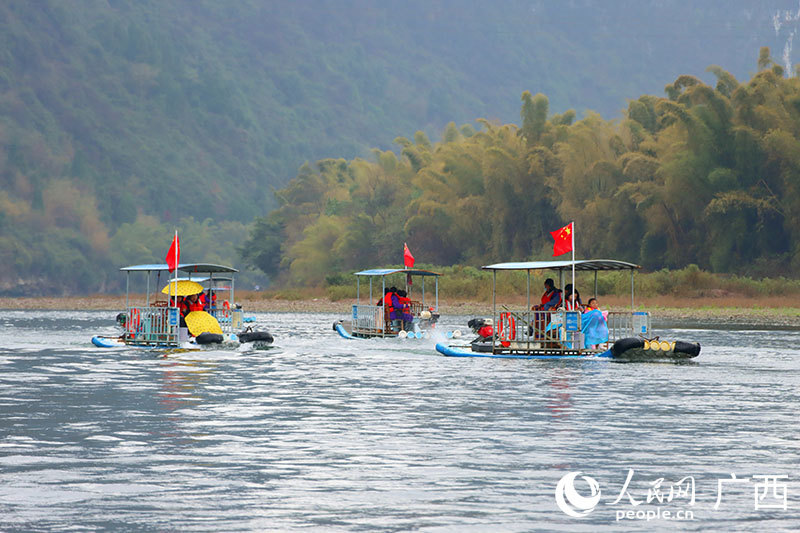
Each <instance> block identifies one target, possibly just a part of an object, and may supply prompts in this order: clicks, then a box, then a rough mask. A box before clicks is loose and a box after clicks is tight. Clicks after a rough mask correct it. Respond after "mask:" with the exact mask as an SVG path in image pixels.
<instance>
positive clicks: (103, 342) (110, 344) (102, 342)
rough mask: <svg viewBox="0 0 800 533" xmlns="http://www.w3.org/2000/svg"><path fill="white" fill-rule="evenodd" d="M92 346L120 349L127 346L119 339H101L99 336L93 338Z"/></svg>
mask: <svg viewBox="0 0 800 533" xmlns="http://www.w3.org/2000/svg"><path fill="white" fill-rule="evenodd" d="M92 344H94V345H95V346H97V347H98V348H118V347H120V346H125V343H124V342H122V341H121V340H119V339H116V338H114V337H101V336H99V335H95V336H94V337H92Z"/></svg>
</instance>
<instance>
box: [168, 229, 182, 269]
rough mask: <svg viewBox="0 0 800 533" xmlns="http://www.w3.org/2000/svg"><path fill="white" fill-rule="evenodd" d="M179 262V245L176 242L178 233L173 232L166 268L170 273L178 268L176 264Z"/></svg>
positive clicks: (178, 242) (177, 241)
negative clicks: (173, 236)
mask: <svg viewBox="0 0 800 533" xmlns="http://www.w3.org/2000/svg"><path fill="white" fill-rule="evenodd" d="M180 260H181V243H180V241H179V240H178V232H177V231H176V232H175V238H174V239H172V246H170V247H169V252H167V268H168V269H169V271H170V272H172V271H173V270H175V269H176V268H178V263H179V262H180Z"/></svg>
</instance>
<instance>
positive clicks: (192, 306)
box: [189, 299, 203, 313]
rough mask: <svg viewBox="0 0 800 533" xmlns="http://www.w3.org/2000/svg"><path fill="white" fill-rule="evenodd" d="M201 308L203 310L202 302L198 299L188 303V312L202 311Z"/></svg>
mask: <svg viewBox="0 0 800 533" xmlns="http://www.w3.org/2000/svg"><path fill="white" fill-rule="evenodd" d="M202 310H203V304H202V303H200V300H199V299H198V300H197V301H196V302H194V303H192V304H189V312H190V313H191V312H192V311H202Z"/></svg>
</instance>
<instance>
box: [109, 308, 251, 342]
mask: <svg viewBox="0 0 800 533" xmlns="http://www.w3.org/2000/svg"><path fill="white" fill-rule="evenodd" d="M170 312H172V314H173V317H172V320H170ZM208 312H209V314H211V315H212V316H213V317H214V318H216V319H217V322H219V326H220V328H221V329H222V333H224V334H228V335H229V334H231V333H237V332H239V331H240V330H241V329H242V323H243V322H244V313H243V311H242V310H241V309H222V308H217V309H211V310H209V311H208ZM126 315H127V316H126V321H125V338H126V340H127V341H128V342H130V343H133V344H144V345H154V346H156V345H168V346H177V345H178V344H179V330H178V327H179V326H180V313H179V311H178V310H177V309H176V308H174V307H172V308H170V307H164V306H155V307H129V308H128V310H127V313H126Z"/></svg>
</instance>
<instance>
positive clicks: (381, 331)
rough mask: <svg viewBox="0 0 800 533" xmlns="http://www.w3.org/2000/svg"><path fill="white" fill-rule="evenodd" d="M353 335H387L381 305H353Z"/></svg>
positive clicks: (388, 332) (389, 332)
mask: <svg viewBox="0 0 800 533" xmlns="http://www.w3.org/2000/svg"><path fill="white" fill-rule="evenodd" d="M353 333H358V334H361V335H373V336H378V335H389V334H391V331H386V317H385V315H384V308H383V306H382V305H353Z"/></svg>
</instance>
